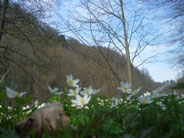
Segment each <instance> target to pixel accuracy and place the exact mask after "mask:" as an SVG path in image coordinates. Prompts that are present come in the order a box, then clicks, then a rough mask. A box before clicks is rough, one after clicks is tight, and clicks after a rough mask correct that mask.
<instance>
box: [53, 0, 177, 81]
mask: <svg viewBox="0 0 184 138" xmlns="http://www.w3.org/2000/svg"><path fill="white" fill-rule="evenodd" d="M132 1H133V2H134V0H132ZM77 6H78V0H66V1H61V3H60V4H59V6H58V5H57V7H56V8H54V9H53V11H54V12H53V17H52V18H51V19H50V22H53V20H54V21H55V22H59V23H61V19H58V17H57V16H56V15H55V14H56V13H59V14H60V15H61V16H62V17H66V18H68V17H69V16H68V12H70V14H71V13H73V14H75V12H74V10H73V8H77V11H78V12H80V14H82V15H85V14H86V13H85V11H84V10H82V9H80V7H77ZM140 6H144V5H141V4H140V5H138V7H140ZM164 10H165V9H164ZM164 10H160V11H158V10H157V11H153V13H154V14H151V15H149V17H150V21H149V22H150V23H152V25H154V26H156V27H157V30H158V32H159V33H162V34H163V35H162V36H161V37H160V38H159V39H158V40H157V45H155V46H148V47H147V48H146V49H145V50H144V51H143V52H142V53H141V54H140V56H139V57H138V58H136V60H135V61H134V63H133V64H134V65H135V66H137V65H139V64H140V63H141V62H142V61H144V60H145V59H146V58H149V57H150V56H154V55H157V56H156V57H154V58H152V59H150V60H149V63H144V64H142V65H140V66H139V67H138V68H139V69H142V68H146V69H147V70H148V71H149V73H150V76H151V77H152V78H153V79H154V80H155V81H157V82H163V81H165V80H171V79H172V80H175V79H176V77H177V74H178V73H179V71H178V69H177V68H174V67H173V66H172V64H171V60H172V58H173V57H174V56H175V55H172V54H171V53H168V52H169V51H171V50H172V49H173V48H175V46H169V45H168V44H166V43H163V42H161V41H162V40H163V39H165V38H167V37H168V36H169V35H168V34H167V33H166V32H168V30H170V29H172V27H173V26H171V25H169V24H166V23H165V24H164V23H163V21H159V20H158V19H157V20H151V17H153V18H154V16H155V15H156V16H157V15H160V14H164ZM57 25H59V24H57ZM60 25H62V24H60ZM57 27H58V26H57ZM61 30H62V31H63V28H62V27H61ZM63 35H65V32H63ZM67 35H71V37H75V36H73V35H72V34H71V33H69V34H67ZM133 43H136V41H133ZM134 50H135V47H130V51H131V52H132V53H133V52H134Z"/></svg>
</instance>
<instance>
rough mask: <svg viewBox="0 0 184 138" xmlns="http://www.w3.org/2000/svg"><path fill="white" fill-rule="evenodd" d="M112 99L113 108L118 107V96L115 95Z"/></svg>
mask: <svg viewBox="0 0 184 138" xmlns="http://www.w3.org/2000/svg"><path fill="white" fill-rule="evenodd" d="M111 100H112V105H111V108H113V107H116V106H117V105H118V104H119V103H120V99H118V98H114V97H113V98H112V99H111Z"/></svg>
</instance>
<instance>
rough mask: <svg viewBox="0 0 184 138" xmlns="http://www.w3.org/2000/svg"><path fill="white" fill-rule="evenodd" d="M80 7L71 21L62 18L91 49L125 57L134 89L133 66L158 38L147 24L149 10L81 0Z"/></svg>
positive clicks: (118, 2) (117, 1)
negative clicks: (112, 50) (102, 49)
mask: <svg viewBox="0 0 184 138" xmlns="http://www.w3.org/2000/svg"><path fill="white" fill-rule="evenodd" d="M78 5H80V6H78V7H73V8H72V10H73V9H75V8H77V9H76V10H75V13H74V14H69V20H67V19H66V18H64V17H62V15H61V14H60V15H59V17H60V18H61V19H62V21H64V24H65V25H67V29H68V31H71V32H72V33H73V34H74V35H76V36H77V38H78V39H79V40H80V41H81V42H84V43H85V44H87V45H95V46H97V47H100V46H106V47H110V48H112V49H114V48H115V49H116V50H117V51H119V53H121V54H124V53H125V55H126V64H127V66H126V67H127V74H128V82H129V83H131V85H132V87H133V80H132V63H133V62H134V61H135V58H137V57H138V56H139V55H140V53H141V52H142V51H143V50H144V49H145V48H146V47H147V46H150V45H151V44H152V42H153V41H154V40H155V39H156V38H157V36H155V35H153V33H152V30H153V26H152V25H151V23H150V22H149V21H148V20H147V16H148V14H149V10H148V9H146V8H145V7H144V8H143V6H142V3H139V2H136V3H132V1H131V2H130V1H123V0H112V1H111V0H98V1H94V0H80V4H78ZM73 11H74V10H73ZM71 13H73V12H71ZM132 49H133V50H132ZM146 61H147V60H146V59H145V60H144V62H146Z"/></svg>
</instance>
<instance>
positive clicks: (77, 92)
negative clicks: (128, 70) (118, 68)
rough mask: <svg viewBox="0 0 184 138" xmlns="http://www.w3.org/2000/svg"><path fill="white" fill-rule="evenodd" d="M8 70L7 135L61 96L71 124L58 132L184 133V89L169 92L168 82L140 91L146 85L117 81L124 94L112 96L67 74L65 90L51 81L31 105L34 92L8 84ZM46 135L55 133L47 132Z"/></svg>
mask: <svg viewBox="0 0 184 138" xmlns="http://www.w3.org/2000/svg"><path fill="white" fill-rule="evenodd" d="M5 76H6V74H5V75H4V76H3V77H2V78H1V80H0V86H1V87H0V137H1V138H6V137H9V138H16V137H17V138H18V137H20V136H19V135H18V134H17V133H16V131H15V130H14V126H15V125H16V124H17V123H18V122H19V121H20V120H22V119H24V118H26V117H28V116H29V115H30V114H31V113H32V112H33V111H35V110H36V109H38V108H41V107H43V106H47V105H48V104H50V103H53V102H56V101H58V102H61V103H63V104H64V109H65V112H66V114H67V115H68V116H70V120H69V122H68V123H69V124H70V126H71V127H70V128H58V130H57V131H56V132H54V137H65V138H70V137H71V138H72V137H78V138H84V137H89V136H96V137H99V138H108V137H121V138H122V137H123V138H135V137H136V138H137V137H139V138H156V137H157V138H158V137H166V138H170V137H173V138H181V137H184V95H182V94H180V95H178V94H177V93H176V92H174V91H173V92H172V93H170V94H166V93H165V92H164V86H162V87H159V88H157V89H155V90H153V91H152V92H146V93H143V94H142V95H140V94H139V93H140V92H141V90H142V87H139V88H137V89H135V90H132V89H130V84H129V83H127V82H121V83H120V86H119V87H117V89H118V90H119V91H121V94H122V96H121V98H116V97H113V98H109V97H106V96H103V95H100V89H97V90H96V89H93V88H92V87H91V86H89V87H88V88H81V87H80V86H79V85H78V82H79V81H80V80H79V79H74V78H73V76H72V75H66V82H67V86H66V87H65V91H64V92H60V91H59V90H58V88H51V87H50V86H48V90H49V91H50V95H48V96H47V97H46V98H44V99H43V100H42V101H35V103H34V104H31V105H29V104H28V103H29V101H30V100H31V95H28V94H27V92H16V91H15V90H13V89H11V88H9V87H5V86H3V82H4V79H5V78H6V77H5ZM3 88H5V89H3ZM10 104H11V106H10ZM42 137H43V138H48V137H53V135H50V134H48V133H47V132H45V133H44V134H43V135H42Z"/></svg>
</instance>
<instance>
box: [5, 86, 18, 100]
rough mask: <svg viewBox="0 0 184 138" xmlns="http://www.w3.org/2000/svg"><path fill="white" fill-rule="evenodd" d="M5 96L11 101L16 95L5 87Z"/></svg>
mask: <svg viewBox="0 0 184 138" xmlns="http://www.w3.org/2000/svg"><path fill="white" fill-rule="evenodd" d="M6 95H7V96H8V98H11V99H13V98H15V97H16V95H17V93H16V91H14V90H12V89H10V88H8V87H6Z"/></svg>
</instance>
